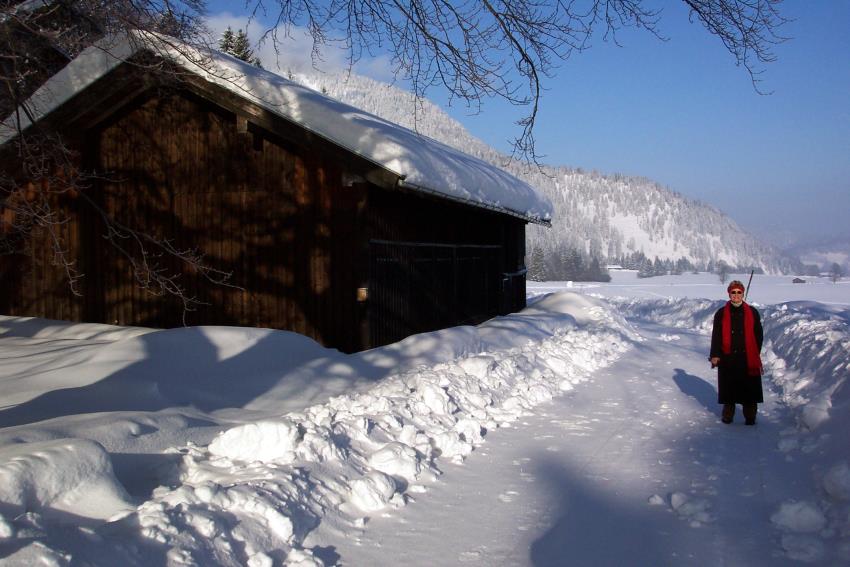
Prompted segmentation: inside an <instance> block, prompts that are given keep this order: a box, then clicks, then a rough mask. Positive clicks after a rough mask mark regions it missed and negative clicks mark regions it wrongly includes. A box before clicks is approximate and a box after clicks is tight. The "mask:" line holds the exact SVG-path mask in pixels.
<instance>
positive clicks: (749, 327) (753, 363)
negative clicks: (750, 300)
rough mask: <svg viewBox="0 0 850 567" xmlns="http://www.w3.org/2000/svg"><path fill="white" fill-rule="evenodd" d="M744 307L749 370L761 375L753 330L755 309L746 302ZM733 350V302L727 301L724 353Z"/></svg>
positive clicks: (753, 373) (754, 374)
mask: <svg viewBox="0 0 850 567" xmlns="http://www.w3.org/2000/svg"><path fill="white" fill-rule="evenodd" d="M741 307H743V308H744V350H746V352H747V372H748V373H749V375H750V376H761V373H762V365H761V357H760V356H759V347H758V345H757V344H756V334H755V332H754V331H753V328H754V324H753V310H752V309H750V306H749V305H747V304H746V303H742V304H741ZM731 352H732V302H731V301H727V302H726V307H724V308H723V354H729V353H731Z"/></svg>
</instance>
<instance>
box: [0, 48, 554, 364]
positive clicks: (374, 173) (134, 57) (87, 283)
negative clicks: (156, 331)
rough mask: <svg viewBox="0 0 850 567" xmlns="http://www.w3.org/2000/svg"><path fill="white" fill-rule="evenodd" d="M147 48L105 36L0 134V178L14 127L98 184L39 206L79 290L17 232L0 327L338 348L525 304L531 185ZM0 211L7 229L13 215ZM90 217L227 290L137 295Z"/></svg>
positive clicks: (348, 115)
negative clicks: (48, 326) (56, 219)
mask: <svg viewBox="0 0 850 567" xmlns="http://www.w3.org/2000/svg"><path fill="white" fill-rule="evenodd" d="M161 39H162V38H151V37H146V38H142V37H141V36H140V35H131V36H129V37H126V38H122V39H109V40H104V41H105V42H107V41H108V42H109V45H108V49H104V46H103V45H101V46H94V47H92V48H90V49H89V50H86V51H85V52H83V53H82V54H81V55H80V56H79V57H78V58H77V59H75V60H74V61H72V62H71V63H70V64H69V65H68V66H66V67H65V68H64V69H62V71H60V72H59V73H58V74H57V75H55V76H54V77H52V78H51V79H50V80H49V81H48V82H47V83H46V84H45V85H44V86H43V87H42V88H41V89H39V91H37V92H36V93H35V95H33V98H32V99H31V105H30V106H31V107H32V108H35V109H36V112H35V114H32V113H31V114H30V115H29V116H26V115H24V114H22V113H17V114H13V115H12V117H10V118H8V119H7V120H6V121H5V122H4V124H3V126H4V129H3V130H0V144H2V145H0V164H2V168H3V171H4V172H6V173H7V175H8V176H12V177H14V176H19V177H20V176H21V175H23V174H22V173H21V172H20V171H18V165H17V163H18V162H17V151H18V141H19V140H20V139H21V138H20V137H19V136H20V134H19V132H21V131H23V132H24V136H26V135H27V133H28V132H31V131H33V130H36V129H39V130H40V131H48V132H56V133H59V134H60V135H61V136H62V138H63V140H64V143H65V144H67V146H68V147H69V148H71V149H72V150H73V154H72V155H73V156H74V159H75V160H76V162H75V163H76V166H77V167H79V168H80V169H81V170H84V171H93V172H97V175H96V176H95V177H94V178H93V179H92V181H91V185H90V187H88V188H87V189H86V190H85V191H84V194H82V193H83V192H75V191H69V192H66V193H63V194H62V195H60V196H58V197H57V198H56V200H55V203H54V206H55V207H56V210H58V211H61V212H62V213H63V214H65V215H66V216H67V218H68V222H66V223H65V224H63V225H62V228H61V236H62V242H61V246H63V247H64V249H65V250H67V254H68V257H69V258H70V259H72V261H73V262H74V266H75V268H76V269H77V271H78V272H79V273H80V274H82V275H83V277H81V278H80V280H79V286H78V289H77V293H72V291H71V289H70V287H69V285H68V279H67V276H66V274H65V272H64V270H62V269H61V268H60V267H57V266H55V265H54V263H55V262H53V260H54V249H55V243H54V242H50V241H48V236H47V235H46V234H44V232H43V231H41V232H40V231H39V230H38V229H37V228H36V229H35V230H33V232H32V234H31V235H30V237H29V240H28V241H27V242H26V250H25V251H24V252H22V253H17V254H15V255H11V256H10V255H5V256H0V289H2V294H0V313H2V314H5V315H20V316H36V317H45V318H52V319H63V320H70V321H85V322H103V323H111V324H118V325H140V326H148V327H159V328H168V327H175V326H181V325H184V324H187V325H237V326H256V327H268V328H275V329H286V330H291V331H295V332H298V333H301V334H304V335H307V336H310V337H312V338H314V339H316V340H317V341H319V342H320V343H322V344H324V345H326V346H329V347H334V348H338V349H340V350H343V351H346V352H352V351H357V350H362V349H366V348H372V347H375V346H380V345H383V344H387V343H390V342H394V341H397V340H399V339H401V338H403V337H405V336H408V335H410V334H414V333H419V332H424V331H429V330H434V329H439V328H444V327H449V326H455V325H461V324H476V323H479V322H481V321H483V320H486V319H488V318H490V317H493V316H495V315H498V314H505V313H508V312H512V311H516V310H518V309H521V308H523V307H524V306H525V266H524V256H525V244H524V243H525V225H526V223H528V222H535V223H541V224H547V225H548V224H549V220H550V218H551V204H550V203H549V202H548V201H547V200H546V199H545V198H543V197H541V196H540V195H539V194H538V193H537V192H536V191H535V190H533V189H532V188H531V187H529V186H528V185H526V184H525V183H523V182H521V181H519V180H517V179H516V178H514V177H512V176H510V175H509V174H507V173H505V172H504V171H502V170H500V169H498V168H495V167H493V166H491V165H489V164H486V163H484V162H482V161H481V160H478V159H476V158H473V157H470V156H468V155H465V154H463V153H461V152H458V151H456V150H454V149H451V148H449V147H447V146H445V145H443V144H440V143H438V142H436V141H434V140H432V139H429V138H425V137H422V136H420V135H418V134H416V133H414V132H412V131H410V130H407V129H405V128H402V127H400V126H397V125H394V124H391V123H388V122H386V121H384V120H382V119H380V118H378V117H375V116H373V115H370V114H368V113H365V112H363V111H360V110H358V109H356V108H353V107H351V106H348V105H345V104H343V103H340V102H338V101H335V100H333V99H330V98H328V97H325V96H323V95H321V94H319V93H317V92H315V91H312V90H310V89H307V88H305V87H302V86H300V85H297V84H294V83H292V82H290V81H288V80H286V79H284V78H282V77H280V76H278V75H275V74H273V73H270V72H267V71H264V70H261V69H257V68H255V67H253V66H250V65H248V64H246V63H243V62H241V61H238V60H236V59H234V58H231V57H229V56H226V55H222V54H211V55H203V54H197V53H195V52H193V51H191V50H190V49H189V48H188V47H186V46H181V47H180V48H179V49H178V48H175V47H174V44H172V43H171V42H170V41H169V42H166V41H160V40H161ZM193 54H194V55H193ZM196 56H197V57H196ZM200 57H203V62H202V63H201V64H198V61H199V58H200ZM153 63H156V64H153ZM0 214H2V215H5V216H3V217H2V218H4V219H6V225H5V228H4V227H3V225H0V229H2V230H7V231H8V230H9V227H10V226H11V224H10V219H11V218H12V217H13V216H14V215H13V214H12V212H11V211H10V210H9V209H7V210H6V211H0ZM105 218H109V219H112V221H113V222H114V223H117V225H118V226H127V227H133V228H134V229H135V230H137V231H143V232H146V233H148V234H151V235H156V237H157V238H160V239H162V240H163V241H168V242H169V243H171V244H173V246H174V247H175V248H179V249H197V250H198V251H200V252H202V253H203V254H204V260H205V262H207V263H208V264H209V265H211V266H213V267H214V268H215V269H217V270H221V271H222V272H227V273H231V274H232V276H231V279H230V280H229V285H227V286H223V285H217V284H213V283H210V282H209V281H208V280H207V279H206V278H205V277H204V276H203V274H200V273H197V271H196V270H193V269H191V268H190V267H187V266H183V265H181V263H179V262H176V263H175V262H172V264H168V265H167V267H168V268H169V269H172V270H174V271H176V272H177V273H179V274H180V277H179V282H180V285H181V286H182V287H183V288H184V289H185V290H186V294H187V295H189V296H191V297H193V298H196V299H197V301H198V303H197V305H195V307H194V309H193V310H191V311H188V312H184V309H183V304H182V302H181V301H180V300H178V299H177V298H175V297H173V296H169V295H167V294H166V295H154V294H151V293H148V292H146V291H145V290H144V289H143V288H141V287H140V286H139V285H137V282H136V281H134V277H133V271H132V270H131V269H130V265H129V263H128V262H129V260H128V259H127V258H126V257H124V256H123V255H122V254H120V253H119V252H117V250H116V249H115V248H114V247H112V246H110V245H109V244H108V242H107V239H105V238H104V233H105V225H104V219H105ZM163 261H164V262H165V261H166V260H163Z"/></svg>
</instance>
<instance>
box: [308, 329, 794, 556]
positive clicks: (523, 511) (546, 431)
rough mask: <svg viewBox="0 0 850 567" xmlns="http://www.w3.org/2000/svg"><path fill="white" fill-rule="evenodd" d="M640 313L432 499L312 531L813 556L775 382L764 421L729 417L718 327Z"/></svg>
mask: <svg viewBox="0 0 850 567" xmlns="http://www.w3.org/2000/svg"><path fill="white" fill-rule="evenodd" d="M635 324H636V325H638V327H637V328H638V329H639V331H640V333H641V334H642V335H643V336H644V337H645V339H646V341H645V342H643V343H639V344H638V345H637V346H636V348H635V349H633V350H632V351H630V352H629V353H626V354H625V355H624V356H623V357H622V358H621V359H620V360H619V361H618V362H616V363H615V364H613V365H612V366H610V367H608V368H604V369H602V370H599V371H597V373H596V374H595V375H594V376H593V379H591V380H589V381H586V382H584V383H582V384H580V385H578V386H577V387H576V389H575V390H574V391H572V392H570V393H567V394H565V395H564V396H561V397H560V398H557V399H556V400H555V401H553V402H552V403H549V404H546V405H545V406H543V407H541V408H538V410H539V411H538V414H537V415H535V416H530V417H528V418H526V419H523V420H521V421H520V422H518V423H516V424H515V427H513V428H510V429H500V430H498V431H496V432H493V433H492V434H491V435H489V436H488V437H487V438H486V439H487V442H486V443H485V444H484V445H483V446H482V447H481V448H480V449H479V450H477V451H476V452H475V453H473V454H472V455H471V456H470V457H469V459H468V460H467V461H466V462H465V463H464V464H463V465H452V464H447V465H446V466H445V467H444V468H443V470H444V472H445V474H444V476H443V477H442V480H441V481H439V482H437V483H435V484H434V485H432V486H431V487H429V488H428V491H427V493H425V494H422V495H419V496H416V495H415V497H416V498H417V502H415V503H414V504H411V505H409V506H407V507H405V508H402V509H400V510H397V511H392V512H390V513H388V514H385V516H384V517H376V518H373V519H372V520H371V521H369V523H368V524H367V525H366V526H365V528H364V530H363V531H362V533H361V534H359V537H352V534H351V532H350V531H349V532H348V533H346V534H344V535H343V534H341V533H336V534H335V533H334V530H333V528H332V527H330V526H322V527H320V529H319V530H318V531H317V533H315V534H314V535H313V537H312V538H310V539H311V541H308V542H307V543H308V544H310V545H318V546H321V547H324V548H325V549H327V550H328V554H329V555H330V556H331V557H332V556H337V557H339V558H340V563H341V564H344V565H377V564H383V563H384V562H385V561H386V559H387V558H388V557H394V558H398V559H399V560H403V562H404V563H405V564H408V565H433V564H441V565H453V564H457V565H466V564H470V565H474V564H478V565H489V566H493V565H512V566H514V565H536V566H543V565H552V566H554V565H716V566H735V565H742V566H744V565H746V566H748V567H752V566H755V565H771V566H775V565H792V564H796V565H799V563H796V562H792V561H790V560H789V559H788V558H787V557H785V556H784V555H782V553H781V549H780V548H779V544H778V540H779V537H780V534H778V532H777V531H776V530H775V528H774V526H772V525H771V523H770V515H771V513H773V512H774V511H775V510H776V508H777V506H778V505H779V503H780V502H782V501H783V500H786V499H787V498H788V497H789V494H792V493H793V492H794V490H795V489H794V487H793V486H788V479H789V478H800V475H796V474H794V473H793V471H789V470H788V468H789V467H794V466H795V465H794V463H793V461H790V460H786V458H785V455H784V454H782V453H781V452H779V450H778V449H777V445H778V441H779V438H780V431H781V430H782V429H783V427H784V426H783V424H782V423H783V416H782V415H780V414H781V412H782V411H783V410H782V408H780V407H779V406H777V404H776V401H775V394H774V393H773V392H770V391H769V389H768V388H767V387H766V391H765V395H766V399H765V402H766V403H765V404H764V405H762V406H760V408H761V415H760V420H759V424H758V425H757V427H747V426H744V425H743V422H742V419H741V418H740V408H739V413H738V416H737V417H738V419H737V420H736V422H735V423H734V424H733V425H731V426H726V425H723V424H721V423H720V421H719V419H718V412H717V409H718V406H717V404H716V390H715V386H714V380H715V376H714V373H713V372H712V371H711V370H710V369H709V367H708V364H707V362H706V359H705V356H706V355H705V352H706V349H707V346H706V345H707V342H708V337H707V336H705V335H701V334H698V333H695V332H690V331H682V330H681V329H675V330H674V329H669V328H664V327H661V326H657V325H654V324H649V323H637V322H635ZM766 386H767V383H766ZM801 472H802V471H801ZM803 476H805V475H803ZM799 488H800V490H804V486H802V485H801V486H800V487H799Z"/></svg>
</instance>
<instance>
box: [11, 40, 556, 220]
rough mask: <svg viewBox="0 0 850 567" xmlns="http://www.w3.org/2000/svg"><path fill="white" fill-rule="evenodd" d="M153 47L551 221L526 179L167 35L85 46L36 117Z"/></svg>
mask: <svg viewBox="0 0 850 567" xmlns="http://www.w3.org/2000/svg"><path fill="white" fill-rule="evenodd" d="M145 49H150V50H152V51H154V52H156V53H157V54H159V55H161V56H163V57H166V58H168V59H169V60H171V61H173V62H174V63H176V64H178V65H180V66H181V67H183V68H185V69H186V70H187V71H190V72H192V73H194V74H197V75H199V76H201V77H204V78H205V79H206V80H208V81H210V82H212V83H215V84H217V85H220V86H222V87H224V88H226V89H228V90H230V91H232V92H234V93H236V94H237V95H238V96H240V97H242V98H245V99H247V100H250V101H251V102H253V103H255V104H257V105H259V106H261V107H263V108H265V109H267V110H269V111H271V112H273V113H275V114H277V115H279V116H281V117H283V118H286V119H288V120H291V121H293V122H295V123H297V124H299V125H300V126H302V127H304V128H306V129H308V130H310V131H312V132H314V133H316V134H318V135H320V136H322V137H324V138H327V139H329V140H331V141H332V142H334V143H336V144H338V145H340V146H342V147H344V148H346V149H347V150H349V151H351V152H353V153H355V154H358V155H360V156H362V157H364V158H365V159H367V160H370V161H372V162H374V163H375V164H377V165H379V166H381V167H383V168H385V169H387V170H389V171H390V172H392V173H394V174H396V175H397V176H398V177H400V178H401V179H402V182H401V183H402V185H403V186H406V187H409V188H411V189H414V190H418V191H424V192H427V193H433V194H436V195H439V196H442V197H446V198H449V199H453V200H457V201H462V202H467V203H469V204H472V205H476V206H481V207H485V208H489V209H494V210H497V211H501V212H506V213H509V214H513V215H515V216H519V217H521V218H524V219H526V220H530V221H532V222H542V223H547V222H549V221H550V220H551V218H552V204H551V203H550V202H549V200H548V199H547V198H546V197H544V196H543V195H541V194H540V193H539V192H537V191H536V190H535V189H533V188H532V187H531V186H529V185H528V184H526V183H524V182H523V181H520V180H519V179H517V178H515V177H514V176H512V175H511V174H509V173H507V172H505V171H503V170H501V169H499V168H497V167H495V166H492V165H490V164H488V163H486V162H484V161H482V160H479V159H477V158H474V157H472V156H469V155H466V154H464V153H462V152H459V151H458V150H455V149H453V148H450V147H449V146H446V145H445V144H442V143H440V142H437V141H436V140H433V139H431V138H428V137H425V136H422V135H420V134H417V133H416V132H413V131H411V130H408V129H407V128H404V127H401V126H398V125H396V124H393V123H391V122H387V121H386V120H383V119H381V118H379V117H377V116H374V115H372V114H369V113H367V112H364V111H362V110H359V109H357V108H354V107H352V106H349V105H347V104H344V103H342V102H339V101H336V100H333V99H331V98H328V97H326V96H324V95H322V94H320V93H318V92H316V91H314V90H312V89H309V88H307V87H304V86H301V85H298V84H296V83H293V82H292V81H289V80H287V79H285V78H283V77H281V76H279V75H277V74H275V73H271V72H269V71H266V70H263V69H259V68H257V67H254V66H253V65H250V64H248V63H245V62H244V61H240V60H238V59H236V58H234V57H230V56H228V55H225V54H222V53H218V52H209V53H206V52H205V53H200V52H198V51H196V50H194V49H192V48H190V47H188V46H186V45H184V44H180V43H178V42H177V41H176V40H173V39H170V38H163V37H160V36H151V35H150V34H144V35H142V34H141V33H140V32H137V33H135V34H132V35H131V36H129V37H123V38H121V39H115V38H112V39H107V40H103V41H101V42H99V43H98V44H96V45H94V46H92V47H90V48H88V49H86V50H85V51H83V52H82V53H81V54H80V56H79V57H77V58H76V59H75V60H74V61H72V62H71V63H69V64H68V65H67V66H66V67H65V68H64V69H63V70H62V71H60V72H59V73H57V74H56V75H55V76H54V77H52V78H51V79H50V80H49V81H48V82H47V83H46V84H45V85H44V86H43V87H42V88H40V89H39V90H38V91H37V92H36V93H35V94H34V95H33V97H32V99H31V100H30V103H29V106H30V107H31V108H34V110H35V113H34V114H33V119H34V120H38V119H40V118H42V117H43V116H45V115H47V114H48V113H49V112H51V111H52V110H53V109H55V108H56V107H58V106H59V105H61V104H63V103H64V102H66V101H68V100H69V99H70V98H72V97H73V96H74V95H76V94H77V93H79V92H80V91H82V90H83V89H85V88H86V87H88V86H89V85H91V84H92V83H94V82H95V81H97V80H98V79H100V78H101V77H103V76H104V75H105V74H107V73H108V72H109V71H111V70H112V69H114V68H115V67H117V66H118V65H120V64H121V63H122V62H123V61H124V60H126V59H127V58H129V57H130V56H132V55H134V54H135V53H137V52H139V51H142V50H145ZM16 124H19V125H20V127H21V128H26V127H28V126H29V125H30V124H31V121H30V119H29V118H27V117H25V116H23V115H21V116H20V117H16V116H15V115H13V116H12V117H10V118H8V119H7V120H6V121H5V122H4V123H3V124H2V126H0V144H2V143H4V142H6V141H8V140H9V139H11V138H12V137H13V136H14V135H15V134H16V132H17V128H16V127H15V125H16Z"/></svg>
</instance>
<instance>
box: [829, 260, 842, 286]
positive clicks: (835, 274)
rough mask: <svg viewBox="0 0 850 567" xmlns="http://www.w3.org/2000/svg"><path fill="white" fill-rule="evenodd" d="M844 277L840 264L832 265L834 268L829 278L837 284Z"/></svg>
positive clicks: (834, 263) (830, 271) (831, 269)
mask: <svg viewBox="0 0 850 567" xmlns="http://www.w3.org/2000/svg"><path fill="white" fill-rule="evenodd" d="M843 275H844V270H842V269H841V266H840V265H839V264H838V262H833V263H832V268H830V270H829V278H830V279H831V280H832V283H836V282H837V281H838V280H840V279H841V277H842V276H843Z"/></svg>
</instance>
